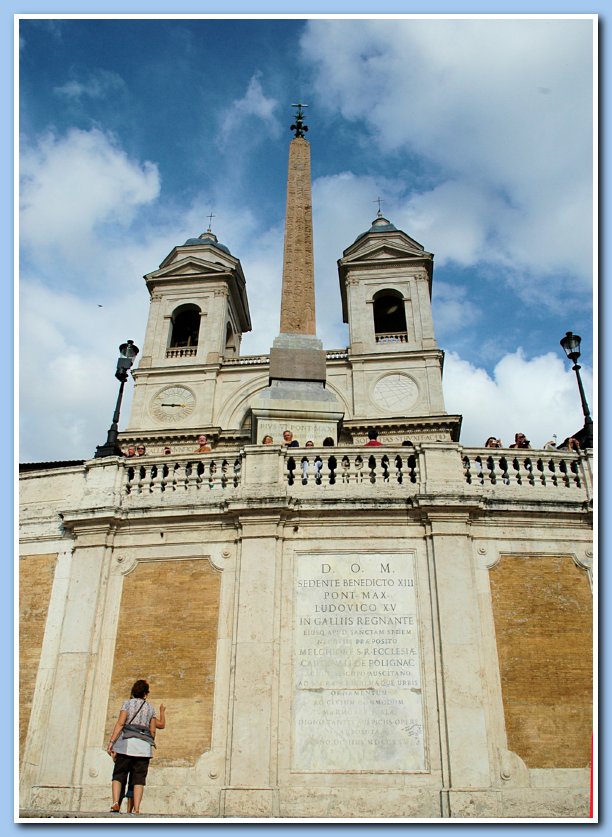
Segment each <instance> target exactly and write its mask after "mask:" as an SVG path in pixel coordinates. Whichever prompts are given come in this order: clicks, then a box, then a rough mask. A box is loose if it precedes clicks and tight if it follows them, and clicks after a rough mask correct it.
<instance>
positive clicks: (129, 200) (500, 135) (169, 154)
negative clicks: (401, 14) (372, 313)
mask: <svg viewBox="0 0 612 837" xmlns="http://www.w3.org/2000/svg"><path fill="white" fill-rule="evenodd" d="M19 63H20V73H19V114H20V125H19V128H20V132H19V142H20V174H21V191H20V199H21V213H20V234H21V235H20V242H21V250H20V258H21V262H20V268H21V269H20V323H21V331H20V338H21V343H20V367H21V381H22V388H21V411H20V413H21V437H20V441H21V453H20V456H21V459H22V460H24V461H33V460H34V461H42V460H49V459H62V458H82V457H89V456H91V455H92V454H93V451H94V448H95V445H96V444H98V443H100V442H102V441H103V440H104V438H105V434H106V429H107V425H108V423H109V422H110V418H111V415H112V409H113V405H114V398H115V380H114V377H113V371H114V363H115V358H116V349H117V346H118V345H119V343H121V342H123V341H124V340H125V339H126V338H128V337H130V338H132V339H134V340H135V341H136V343H137V344H139V345H142V339H143V335H144V329H145V324H146V317H147V310H148V295H147V292H146V288H145V285H144V281H143V280H142V275H143V274H144V273H147V272H149V271H151V270H153V269H155V268H156V267H157V266H158V265H159V263H160V262H161V261H162V259H163V258H164V257H165V256H166V255H167V253H168V252H169V251H170V250H171V249H172V247H173V246H174V245H176V244H180V243H183V241H185V240H186V239H187V238H189V237H191V236H194V235H198V234H199V233H200V232H202V231H203V230H204V229H206V227H207V225H208V223H209V222H208V218H207V216H208V215H209V213H211V212H212V213H213V214H214V216H215V217H214V218H213V219H212V228H213V231H214V232H215V233H216V234H217V236H218V238H219V240H220V241H221V242H223V243H224V244H226V245H227V246H228V247H229V248H230V250H231V251H232V253H233V254H234V255H235V256H237V257H238V258H240V260H241V262H242V265H243V269H244V272H245V275H246V279H247V289H248V292H249V301H250V306H251V314H252V320H253V332H252V333H250V334H248V335H246V336H245V338H244V340H243V345H242V353H243V354H255V353H259V352H267V351H268V349H269V347H270V345H271V343H272V340H273V338H274V337H275V335H276V333H277V332H278V326H279V315H278V309H279V300H280V276H281V269H282V236H283V215H284V209H285V185H286V167H287V150H288V143H289V141H290V139H291V133H290V131H289V125H290V124H291V120H292V110H291V107H290V105H291V103H292V102H295V101H297V100H301V101H304V102H306V103H308V105H309V107H308V110H307V123H308V125H309V126H310V130H309V133H308V135H307V138H308V139H309V141H310V143H311V153H312V177H313V204H314V207H313V212H314V227H315V229H314V236H315V274H316V277H315V278H316V284H317V325H318V333H319V336H320V337H321V338H322V340H323V342H324V345H325V346H326V347H327V348H340V347H343V346H346V345H347V329H346V326H345V325H343V324H342V322H341V308H340V294H339V288H338V276H337V267H336V260H337V259H338V258H340V257H341V255H342V251H343V250H344V249H345V248H346V247H348V246H349V245H350V244H351V243H352V242H353V241H354V239H355V238H356V237H357V236H358V235H359V234H360V233H361V232H363V231H364V230H366V229H367V228H368V227H369V226H370V223H371V221H372V219H373V218H374V216H375V213H376V209H377V204H376V203H375V199H376V198H377V197H378V196H380V197H381V198H382V200H383V204H382V210H383V213H384V214H385V215H386V216H387V217H388V218H389V219H390V220H391V221H392V222H393V223H394V224H395V225H396V226H398V227H400V228H402V229H404V230H405V231H406V232H407V233H408V234H409V235H411V236H412V237H413V238H415V239H416V240H417V241H419V242H420V243H421V244H423V246H424V247H425V248H426V249H427V250H430V251H432V252H433V253H434V254H435V272H434V296H433V305H434V321H435V326H436V336H437V339H438V343H439V345H440V346H441V348H443V349H444V350H445V352H446V362H445V394H446V406H447V410H448V411H449V412H451V413H461V414H463V415H464V424H463V433H462V441H463V443H464V444H466V445H480V444H482V443H483V442H484V439H485V438H486V437H487V436H489V435H491V434H494V435H498V436H501V437H502V439H503V440H504V442H505V443H507V444H509V443H510V442H511V441H512V437H513V435H514V433H515V432H516V431H518V430H521V431H524V432H526V433H527V435H528V437H529V438H530V439H531V440H532V442H533V444H534V445H541V444H543V443H544V442H546V441H547V440H548V439H549V438H550V437H551V436H552V434H553V433H556V434H557V436H558V437H559V441H561V439H562V438H564V437H565V436H566V435H568V434H569V433H571V432H573V431H574V430H576V429H578V428H579V427H580V426H581V424H582V416H581V412H580V404H579V400H578V395H577V388H576V383H575V378H574V373H573V372H572V371H571V369H570V366H569V363H568V362H567V361H565V360H564V357H563V355H562V352H561V349H560V347H559V340H560V338H561V337H562V336H563V334H564V333H565V331H567V330H572V331H574V332H576V333H579V334H581V335H582V337H583V358H582V361H583V374H584V378H585V383H586V387H587V392H588V394H589V398H590V401H591V407H592V408H593V407H594V406H595V405H593V403H592V401H593V399H592V395H591V393H592V377H591V369H592V358H593V335H592V316H593V312H592V297H593V265H592V252H593V227H592V205H593V195H592V167H593V155H592V149H593V90H592V78H593V24H592V21H591V20H589V19H554V18H545V19H536V18H533V17H530V18H524V19H518V20H509V19H500V18H494V19H461V20H448V19H442V18H434V19H430V20H416V19H411V18H405V19H389V18H385V17H384V16H383V17H379V18H376V19H369V20H355V19H346V18H345V19H335V20H304V19H290V20H279V19H272V20H270V19H268V20H264V19H260V20H236V19H234V20H206V19H184V18H183V19H174V20H168V19H166V20H146V19H136V20H128V19H115V20H100V19H77V20H61V19H45V20H36V19H30V20H22V21H21V24H20V62H19ZM41 358H44V359H45V360H44V362H41ZM128 409H129V402H128V403H126V405H125V408H124V415H123V424H125V422H126V420H127V412H128ZM43 425H44V426H45V427H46V432H45V433H44V434H41V433H39V432H37V428H39V427H41V426H43Z"/></svg>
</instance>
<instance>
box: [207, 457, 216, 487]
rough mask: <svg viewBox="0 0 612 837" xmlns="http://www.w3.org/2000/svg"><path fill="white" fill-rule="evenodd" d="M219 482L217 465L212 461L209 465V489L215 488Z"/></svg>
mask: <svg viewBox="0 0 612 837" xmlns="http://www.w3.org/2000/svg"><path fill="white" fill-rule="evenodd" d="M216 481H217V463H216V462H215V461H214V460H211V461H210V463H209V465H208V487H209V488H211V489H212V488H214V487H215V482H216Z"/></svg>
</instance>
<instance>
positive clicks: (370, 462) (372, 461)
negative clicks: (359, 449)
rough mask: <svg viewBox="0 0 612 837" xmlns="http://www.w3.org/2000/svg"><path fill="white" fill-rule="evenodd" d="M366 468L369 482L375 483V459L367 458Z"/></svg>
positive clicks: (372, 457)
mask: <svg viewBox="0 0 612 837" xmlns="http://www.w3.org/2000/svg"><path fill="white" fill-rule="evenodd" d="M368 468H369V469H370V482H371V483H375V482H376V457H375V456H370V457H368Z"/></svg>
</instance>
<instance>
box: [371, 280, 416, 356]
mask: <svg viewBox="0 0 612 837" xmlns="http://www.w3.org/2000/svg"><path fill="white" fill-rule="evenodd" d="M374 333H375V335H376V342H377V343H406V342H408V329H407V327H406V311H405V308H404V300H403V297H402V295H401V294H400V293H399V292H398V291H392V290H384V291H379V292H378V293H377V294H376V295H375V297H374Z"/></svg>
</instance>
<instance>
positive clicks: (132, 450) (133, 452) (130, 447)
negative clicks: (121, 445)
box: [125, 445, 136, 457]
mask: <svg viewBox="0 0 612 837" xmlns="http://www.w3.org/2000/svg"><path fill="white" fill-rule="evenodd" d="M125 455H126V456H129V457H132V456H136V448H135V447H134V445H128V449H127V450H126V452H125Z"/></svg>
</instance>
